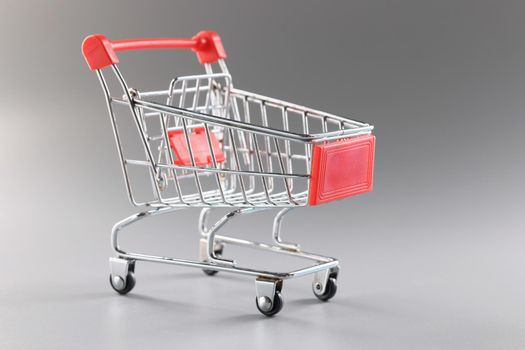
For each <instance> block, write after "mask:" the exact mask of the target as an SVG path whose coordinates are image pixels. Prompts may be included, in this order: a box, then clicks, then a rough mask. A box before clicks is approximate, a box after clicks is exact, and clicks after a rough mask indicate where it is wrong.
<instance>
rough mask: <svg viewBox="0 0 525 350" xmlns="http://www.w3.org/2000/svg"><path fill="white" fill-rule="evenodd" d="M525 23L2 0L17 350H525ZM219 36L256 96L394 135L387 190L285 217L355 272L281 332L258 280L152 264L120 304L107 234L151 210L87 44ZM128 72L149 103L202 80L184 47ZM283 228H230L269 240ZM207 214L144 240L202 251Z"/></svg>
mask: <svg viewBox="0 0 525 350" xmlns="http://www.w3.org/2000/svg"><path fill="white" fill-rule="evenodd" d="M524 15H525V2H523V1H518V0H517V1H475V0H472V1H458V0H454V1H420V0H413V1H394V0H392V1H370V0H359V1H348V2H343V1H341V2H330V1H319V2H313V1H305V2H300V1H293V2H292V1H258V2H253V1H240V0H239V1H208V2H205V1H186V2H182V1H127V2H126V1H118V2H117V1H112V2H109V1H84V2H80V1H50V2H44V1H33V2H31V1H11V0H7V1H6V0H2V1H0V33H1V36H2V41H1V42H2V47H1V50H0V70H1V72H2V74H1V78H0V79H1V80H0V101H1V106H2V107H1V108H2V111H1V118H0V130H1V135H2V137H1V138H0V145H1V149H2V150H1V153H0V157H1V158H0V161H1V164H2V175H1V181H0V193H1V198H2V202H1V204H0V222H1V231H0V348H1V349H44V348H46V349H108V348H110V347H111V348H112V349H143V348H153V347H155V348H159V349H163V348H171V349H174V348H176V349H197V348H204V347H205V346H208V347H211V346H216V347H217V348H226V347H227V348H229V349H246V348H281V347H285V346H287V347H289V348H292V347H293V348H299V347H302V348H312V349H314V348H315V349H325V348H333V349H336V348H341V349H342V348H345V349H524V348H525V301H524V298H525V270H524V266H525V254H524V250H525V230H524V228H525V227H524V226H525V225H524V223H523V210H524V208H525V206H524V204H525V203H524V199H523V198H524V194H525V191H524V187H523V179H524V170H525V159H524V158H525V152H524V150H525V138H524V131H525V119H524V111H525V20H524ZM203 28H210V29H214V30H216V31H218V32H219V33H220V34H221V35H222V37H223V41H224V45H225V47H226V50H227V52H228V54H229V58H228V61H227V62H228V64H229V67H230V70H231V73H232V75H233V78H234V81H235V84H236V85H237V86H238V87H241V88H244V89H247V90H254V91H256V92H260V93H263V94H268V95H272V96H276V97H279V98H282V99H285V100H291V101H295V102H297V103H300V104H304V105H308V106H312V107H316V108H319V109H325V110H327V111H330V112H333V113H336V114H343V115H350V116H353V117H355V118H357V119H360V120H365V121H368V122H371V123H373V124H375V125H376V135H377V155H376V174H375V175H376V176H375V191H374V192H373V193H372V194H370V195H365V196H360V197H357V198H352V199H347V200H344V201H340V202H337V203H331V204H328V205H325V206H321V207H316V208H306V209H301V210H298V211H297V212H296V213H294V214H291V215H290V218H289V220H288V221H287V222H286V223H285V231H286V238H287V239H288V240H292V241H294V240H300V241H301V242H302V243H303V246H304V247H305V248H307V249H309V250H314V251H318V252H321V253H325V254H328V255H333V256H336V257H339V258H340V259H341V264H342V271H341V275H340V279H339V292H338V295H337V296H336V298H335V299H334V300H333V301H332V302H329V303H326V304H320V303H318V302H317V301H316V300H314V298H313V295H312V294H311V290H310V279H308V278H306V279H303V280H294V281H291V282H289V283H286V284H285V289H284V297H285V301H286V304H285V307H284V309H283V311H282V312H281V313H280V314H279V315H278V316H277V317H275V318H273V319H266V318H264V317H262V316H261V315H259V314H258V312H257V311H256V309H255V305H254V302H253V299H254V286H253V281H252V280H251V279H249V278H242V277H237V276H233V275H227V274H219V275H217V276H216V277H213V278H207V277H205V276H204V275H203V274H202V273H201V272H200V271H198V270H191V269H184V268H174V267H170V266H159V265H148V264H138V266H137V286H136V288H135V290H134V291H133V292H132V293H131V294H130V295H129V296H127V297H119V296H117V295H116V294H115V293H114V292H113V291H112V290H110V287H109V285H108V282H107V279H108V266H107V257H108V256H109V254H110V249H109V231H110V228H111V226H112V225H113V223H114V222H115V221H117V220H119V219H121V218H123V217H124V216H126V215H129V214H131V213H132V212H133V209H132V208H131V207H130V205H129V204H128V203H127V201H126V196H125V193H124V187H123V182H122V179H121V173H120V169H119V165H118V160H117V154H116V151H115V148H114V144H113V138H112V134H111V130H110V124H109V121H108V118H107V116H106V110H105V106H104V102H103V96H102V93H101V91H100V88H99V86H98V82H97V80H96V77H95V74H93V73H91V72H90V71H89V70H88V68H87V66H86V64H85V62H84V60H83V58H82V56H81V53H80V44H81V41H82V39H83V38H84V37H85V36H86V35H88V34H92V33H97V32H98V33H104V34H105V35H107V36H108V37H109V38H115V39H122V38H133V37H156V36H162V37H166V36H190V35H193V34H194V33H196V32H197V31H199V30H201V29H203ZM122 62H123V63H122V65H121V68H122V70H123V72H124V73H125V74H127V75H126V76H127V77H128V80H129V83H130V84H131V85H132V86H136V87H139V88H140V87H141V86H146V87H147V88H149V87H158V88H164V87H165V86H167V84H168V81H169V79H171V78H172V77H173V76H175V75H177V74H187V73H197V72H200V70H199V67H198V65H197V64H195V57H194V56H193V54H191V53H187V52H182V53H181V52H168V51H162V52H160V51H159V52H155V53H139V54H137V55H132V54H126V55H123V57H122ZM270 218H271V217H270V215H269V214H260V215H258V216H253V217H251V218H247V219H241V220H239V221H238V222H237V223H236V224H235V225H233V226H232V227H231V230H232V231H231V232H233V233H236V234H240V235H241V236H246V237H250V238H254V239H263V238H265V237H267V235H268V233H269V229H270V221H269V220H270ZM196 220H197V211H195V212H192V213H190V214H187V215H180V214H179V215H178V214H177V213H175V214H173V215H172V216H169V217H164V218H160V219H158V220H156V221H155V220H153V221H148V222H145V223H144V225H141V226H140V227H137V229H136V230H134V231H133V232H130V234H129V236H128V237H127V238H126V240H125V243H126V245H127V246H128V247H135V248H143V249H149V250H150V251H153V252H161V253H165V254H168V253H173V254H178V255H182V256H187V257H193V256H195V254H194V253H196V251H197V231H196ZM229 252H230V253H231V254H233V255H235V256H236V257H238V258H239V260H240V261H241V262H243V261H244V262H253V261H264V260H257V259H263V258H264V257H267V256H264V255H251V252H243V251H241V250H238V249H231V250H229ZM271 258H272V259H271V261H270V262H269V263H268V264H269V266H270V267H272V266H273V267H275V266H283V267H286V266H289V262H288V261H285V262H284V263H283V264H278V262H276V261H275V259H273V258H274V257H273V256H271Z"/></svg>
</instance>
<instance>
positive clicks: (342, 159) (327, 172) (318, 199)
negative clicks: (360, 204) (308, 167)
mask: <svg viewBox="0 0 525 350" xmlns="http://www.w3.org/2000/svg"><path fill="white" fill-rule="evenodd" d="M375 140H376V138H375V136H374V135H364V136H358V137H354V138H349V139H343V140H338V141H333V142H328V143H325V144H316V145H314V147H313V155H312V176H311V179H310V198H309V203H310V205H317V204H323V203H327V202H331V201H334V200H337V199H341V198H345V197H350V196H355V195H358V194H361V193H365V192H370V191H372V182H373V175H374V151H375Z"/></svg>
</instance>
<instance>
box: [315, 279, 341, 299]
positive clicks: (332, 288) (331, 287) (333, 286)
mask: <svg viewBox="0 0 525 350" xmlns="http://www.w3.org/2000/svg"><path fill="white" fill-rule="evenodd" d="M313 290H314V294H315V296H316V297H317V298H318V299H319V300H322V301H328V300H330V299H332V298H333V297H334V295H335V293H336V292H337V279H335V278H334V277H330V278H329V279H328V282H327V284H326V288H325V290H324V293H323V294H319V293H318V292H317V290H316V286H315V285H314V287H313Z"/></svg>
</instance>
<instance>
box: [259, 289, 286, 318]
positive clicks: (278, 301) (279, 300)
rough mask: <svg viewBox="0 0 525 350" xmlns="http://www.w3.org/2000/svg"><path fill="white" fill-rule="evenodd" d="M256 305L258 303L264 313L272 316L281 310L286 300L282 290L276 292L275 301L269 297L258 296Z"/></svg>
mask: <svg viewBox="0 0 525 350" xmlns="http://www.w3.org/2000/svg"><path fill="white" fill-rule="evenodd" d="M255 305H257V309H258V310H259V311H260V312H261V313H262V314H263V315H265V316H269V317H271V316H274V315H276V314H277V313H278V312H279V311H281V309H282V308H283V305H284V300H283V297H282V296H281V292H275V296H274V297H273V303H272V302H271V301H270V298H268V297H260V298H257V297H256V298H255Z"/></svg>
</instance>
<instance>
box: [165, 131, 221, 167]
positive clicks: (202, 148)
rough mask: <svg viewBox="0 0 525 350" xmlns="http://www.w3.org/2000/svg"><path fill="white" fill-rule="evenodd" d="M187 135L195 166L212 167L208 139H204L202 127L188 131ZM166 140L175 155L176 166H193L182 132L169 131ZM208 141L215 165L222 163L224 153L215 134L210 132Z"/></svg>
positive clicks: (204, 134)
mask: <svg viewBox="0 0 525 350" xmlns="http://www.w3.org/2000/svg"><path fill="white" fill-rule="evenodd" d="M188 133H189V135H188V136H189V139H190V144H191V150H192V152H193V158H194V159H195V166H207V165H213V160H212V156H211V153H210V148H209V146H208V138H207V137H206V131H205V130H204V127H200V128H195V129H193V130H192V131H188ZM168 139H169V140H170V145H171V149H172V150H173V152H174V153H175V157H176V159H175V160H174V163H175V164H177V165H185V166H193V164H192V163H191V157H190V152H189V150H188V143H187V142H186V136H184V131H183V130H170V131H168ZM210 139H211V145H212V148H213V153H214V154H215V160H216V161H217V163H222V162H224V153H223V152H222V149H221V145H220V144H219V141H218V140H217V138H216V137H215V134H214V133H212V132H210Z"/></svg>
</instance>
